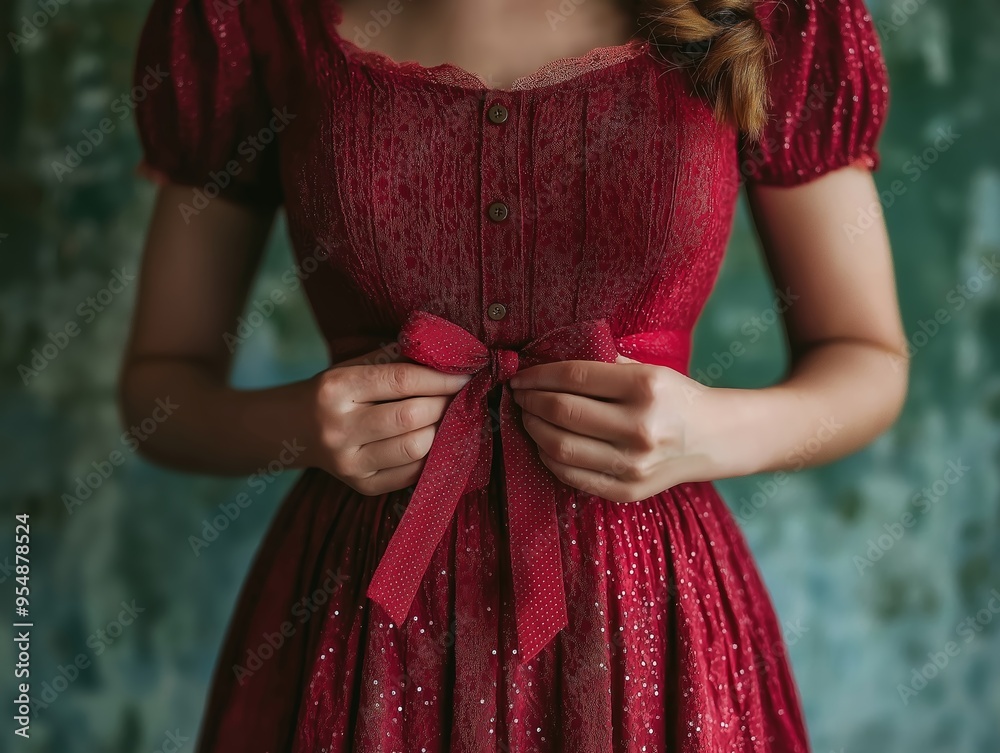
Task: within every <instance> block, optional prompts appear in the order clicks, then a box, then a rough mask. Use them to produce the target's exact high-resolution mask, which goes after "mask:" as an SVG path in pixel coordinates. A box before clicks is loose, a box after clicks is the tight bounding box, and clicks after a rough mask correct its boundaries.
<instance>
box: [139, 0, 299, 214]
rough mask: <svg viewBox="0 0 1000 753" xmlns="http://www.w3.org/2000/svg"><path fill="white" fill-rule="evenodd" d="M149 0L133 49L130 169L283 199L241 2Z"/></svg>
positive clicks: (243, 198) (274, 141)
mask: <svg viewBox="0 0 1000 753" xmlns="http://www.w3.org/2000/svg"><path fill="white" fill-rule="evenodd" d="M252 3H253V0H242V2H240V3H230V2H220V1H219V0H154V1H153V5H152V7H151V9H150V11H149V14H148V16H147V18H146V21H145V25H144V26H143V30H142V34H141V36H140V40H139V48H138V52H137V54H136V59H135V71H134V77H133V83H134V86H135V88H134V89H133V94H135V93H137V92H142V94H141V95H140V96H136V97H134V99H135V118H136V125H137V128H138V131H139V138H140V141H141V143H142V149H143V154H142V160H141V161H140V163H139V165H138V172H139V173H140V174H141V175H144V176H145V177H147V178H150V179H152V180H154V181H156V182H158V183H165V182H171V183H177V184H181V185H184V186H191V187H193V188H194V189H195V191H196V192H197V191H199V190H200V191H201V193H202V194H203V198H205V199H211V198H214V197H215V196H223V197H225V198H228V199H231V200H233V201H237V202H239V203H243V204H250V205H257V206H267V205H269V206H276V205H278V204H280V203H281V201H282V190H281V180H280V172H279V169H278V166H279V160H278V152H279V143H280V130H282V128H283V126H284V123H285V122H286V121H287V117H284V116H283V113H282V111H281V110H280V109H279V108H276V107H272V105H271V103H270V102H269V101H268V97H267V93H266V87H265V85H264V81H263V77H262V75H261V68H262V66H261V61H260V59H259V58H258V56H257V55H255V53H254V51H253V49H252V46H251V24H250V20H249V18H250V11H249V10H248V9H247V6H248V5H252Z"/></svg>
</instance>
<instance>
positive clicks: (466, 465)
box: [367, 311, 688, 662]
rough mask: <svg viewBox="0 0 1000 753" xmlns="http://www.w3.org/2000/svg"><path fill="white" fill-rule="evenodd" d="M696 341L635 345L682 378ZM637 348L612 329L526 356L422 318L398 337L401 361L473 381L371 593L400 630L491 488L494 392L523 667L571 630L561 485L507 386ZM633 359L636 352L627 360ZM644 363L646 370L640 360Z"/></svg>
mask: <svg viewBox="0 0 1000 753" xmlns="http://www.w3.org/2000/svg"><path fill="white" fill-rule="evenodd" d="M687 335H688V333H680V332H656V333H641V334H639V335H635V336H630V337H631V338H632V339H631V341H630V343H631V345H633V346H635V348H637V349H639V350H642V351H645V352H648V353H649V354H650V356H651V357H652V360H654V361H660V362H662V363H665V365H671V366H673V367H674V368H677V369H678V370H681V371H683V370H684V369H685V368H686V364H687V353H688V349H687V343H688V337H687ZM628 339H629V338H623V339H622V340H619V341H617V342H616V339H615V337H614V336H613V335H612V332H611V328H610V326H609V324H608V323H607V321H606V320H604V319H591V320H587V321H583V322H578V323H574V324H569V325H566V326H564V327H559V328H557V329H553V330H551V331H549V332H548V333H546V334H544V335H542V336H541V337H538V338H537V339H535V340H532V341H531V342H529V343H528V344H527V345H525V346H523V347H521V348H520V349H519V350H510V349H506V348H490V347H488V346H486V345H485V344H484V343H483V342H481V341H480V340H479V339H478V338H476V337H475V336H474V335H473V334H472V333H470V332H469V331H468V330H466V329H464V328H463V327H461V326H459V325H457V324H455V323H454V322H451V321H449V320H447V319H443V318H441V317H439V316H436V315H434V314H431V313H429V312H427V311H414V312H412V313H411V314H410V316H409V317H408V318H407V320H406V322H405V323H404V324H403V327H402V329H401V330H400V333H399V337H398V342H399V344H400V346H401V348H402V353H403V355H404V356H406V357H407V358H410V359H412V360H414V361H416V362H418V363H422V364H425V365H427V366H431V367H433V368H435V369H438V370H439V371H443V372H447V373H450V374H472V375H473V376H472V379H470V380H469V382H468V383H467V384H466V385H465V386H464V387H463V388H462V389H461V390H460V391H459V392H458V393H457V394H456V395H455V396H454V397H453V398H452V400H451V402H450V403H449V405H448V408H447V410H446V411H445V413H444V416H443V418H442V420H441V424H440V426H439V428H438V432H437V435H436V436H435V439H434V442H433V443H432V445H431V449H430V452H429V453H428V455H427V461H426V463H425V465H424V469H423V472H422V473H421V475H420V478H419V480H418V481H417V485H416V487H415V489H414V491H413V495H412V496H411V498H410V502H409V504H408V505H407V507H406V510H405V512H404V513H403V517H402V518H401V520H400V521H399V525H398V527H397V528H396V530H395V531H394V533H393V536H392V538H391V539H390V541H389V544H388V546H387V547H386V550H385V553H384V554H383V556H382V559H381V561H380V562H379V564H378V567H377V568H376V569H375V573H374V575H373V576H372V580H371V582H370V584H369V587H368V591H367V594H368V597H369V598H370V599H372V601H374V602H376V603H378V604H380V605H382V607H383V608H384V609H385V611H386V613H387V614H388V615H389V616H390V617H391V618H392V619H393V620H395V622H396V624H397V625H402V624H403V623H404V621H405V620H406V616H407V614H408V613H409V610H410V606H411V604H412V603H413V599H414V597H415V596H416V593H417V590H418V589H419V587H420V583H421V581H422V579H423V576H424V573H425V572H426V571H427V568H428V566H429V565H430V561H431V557H432V556H433V554H434V551H435V549H436V548H437V546H438V545H439V544H440V542H441V540H442V539H443V538H444V535H445V532H446V531H447V528H448V524H449V522H450V521H451V519H452V517H453V516H454V514H455V510H456V508H457V507H458V502H459V500H460V499H461V497H462V495H463V494H465V493H466V492H468V491H472V490H475V489H482V488H484V487H485V486H486V485H487V484H488V483H489V480H490V472H491V470H492V469H491V465H492V458H493V431H494V422H493V418H494V417H492V416H490V415H489V405H488V397H487V396H488V392H489V391H490V389H491V388H493V387H494V386H496V385H498V384H503V385H504V387H503V391H502V394H501V397H500V406H499V416H498V418H499V431H500V443H501V449H502V452H503V464H504V468H506V469H509V470H510V473H509V474H508V475H507V477H506V489H507V521H508V531H509V539H510V562H511V574H512V581H513V586H514V615H515V624H516V629H517V645H518V653H519V654H520V660H521V662H527V661H530V660H531V659H532V658H534V657H535V656H536V655H537V654H538V652H539V651H541V649H542V648H544V646H545V645H546V644H548V642H549V641H551V640H552V638H554V637H555V636H556V634H558V633H559V631H560V630H562V629H563V628H564V627H566V625H567V624H568V617H567V612H566V594H565V586H564V583H563V568H562V559H561V556H560V548H559V524H558V520H557V515H556V484H558V483H559V482H558V480H557V479H556V478H555V476H553V475H552V473H551V471H549V469H548V468H546V467H545V465H544V464H543V463H542V461H541V460H540V458H539V457H538V453H537V451H536V449H535V446H534V442H533V440H532V439H531V437H530V436H529V435H528V434H527V433H526V432H525V431H524V429H523V427H522V426H521V423H520V420H519V418H518V415H519V414H518V412H517V411H518V410H519V406H518V405H517V404H516V403H515V402H514V400H513V398H512V396H511V391H510V389H509V388H508V387H507V386H506V382H507V380H509V379H510V378H511V377H512V376H513V375H514V374H515V373H516V372H517V371H518V369H520V368H527V367H528V366H533V365H535V364H538V363H547V362H552V361H558V360H589V361H604V362H607V363H614V361H615V359H616V357H617V356H618V354H619V352H622V354H623V355H627V356H630V357H631V356H632V355H633V352H632V351H633V350H634V348H625V349H624V350H620V346H621V344H622V343H623V342H624V341H625V340H628ZM625 351H630V352H625ZM636 360H644V359H640V358H636Z"/></svg>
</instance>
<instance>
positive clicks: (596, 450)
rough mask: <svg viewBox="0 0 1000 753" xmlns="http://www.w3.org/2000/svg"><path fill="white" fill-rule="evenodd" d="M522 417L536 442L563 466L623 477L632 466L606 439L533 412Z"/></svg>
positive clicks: (525, 426)
mask: <svg viewBox="0 0 1000 753" xmlns="http://www.w3.org/2000/svg"><path fill="white" fill-rule="evenodd" d="M521 419H522V421H523V423H524V430H525V431H526V432H528V434H529V435H530V436H531V438H532V439H534V440H535V444H537V445H538V446H539V447H540V448H541V449H543V450H545V452H546V454H547V455H549V456H550V457H552V458H555V460H557V461H558V462H560V463H563V464H564V465H568V466H573V467H575V468H583V469H586V470H590V471H597V472H599V473H608V474H611V475H613V476H622V475H623V474H625V473H626V472H627V471H628V469H629V468H630V467H631V464H630V463H629V462H628V460H627V458H626V457H625V455H624V454H623V453H622V451H621V450H620V449H618V448H617V447H615V446H614V445H613V444H610V443H609V442H604V441H601V440H599V439H594V438H593V437H587V436H583V435H581V434H575V433H573V432H571V431H567V430H566V429H563V428H562V427H560V426H556V425H555V424H552V423H549V422H548V421H546V420H545V419H544V418H539V417H538V416H536V415H535V414H534V413H522V415H521Z"/></svg>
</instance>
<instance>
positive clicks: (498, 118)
mask: <svg viewBox="0 0 1000 753" xmlns="http://www.w3.org/2000/svg"><path fill="white" fill-rule="evenodd" d="M486 114H487V116H488V117H489V119H490V122H491V123H496V124H497V125H500V124H501V123H506V122H507V108H506V107H504V106H503V105H501V104H500V103H499V102H498V103H497V104H495V105H493V106H492V107H491V108H490V109H489V111H488V112H487V113H486Z"/></svg>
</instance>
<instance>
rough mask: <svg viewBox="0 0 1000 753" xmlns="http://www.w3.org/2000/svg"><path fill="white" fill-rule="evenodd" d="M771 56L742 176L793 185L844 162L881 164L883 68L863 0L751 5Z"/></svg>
mask: <svg viewBox="0 0 1000 753" xmlns="http://www.w3.org/2000/svg"><path fill="white" fill-rule="evenodd" d="M755 13H756V14H757V16H758V18H759V20H760V22H761V25H762V26H763V29H764V33H765V35H766V36H767V37H768V38H769V39H770V40H771V42H772V45H773V52H774V57H773V59H772V63H771V65H770V68H769V74H768V82H767V91H768V100H769V102H768V121H767V124H766V125H765V127H764V130H763V133H762V135H761V136H760V138H759V139H757V140H756V141H751V140H749V139H747V138H743V139H742V141H741V147H740V152H741V153H740V171H741V174H742V175H743V176H744V178H745V179H746V181H747V182H748V183H760V184H769V185H779V186H792V185H797V184H800V183H805V182H807V181H810V180H813V179H815V178H818V177H819V176H821V175H823V174H825V173H827V172H829V171H831V170H834V169H837V168H840V167H845V166H847V165H863V166H865V167H867V168H868V169H871V170H875V169H877V168H878V166H879V161H880V157H879V152H878V140H879V137H880V136H881V132H882V128H883V125H884V123H885V117H886V114H887V109H888V105H889V86H888V75H887V72H886V67H885V61H884V59H883V55H882V49H881V46H880V44H879V40H878V34H877V32H876V29H875V25H874V22H873V21H872V18H871V15H870V14H869V13H868V9H867V8H866V7H865V4H864V1H863V0H761V1H760V2H757V3H756V5H755Z"/></svg>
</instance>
